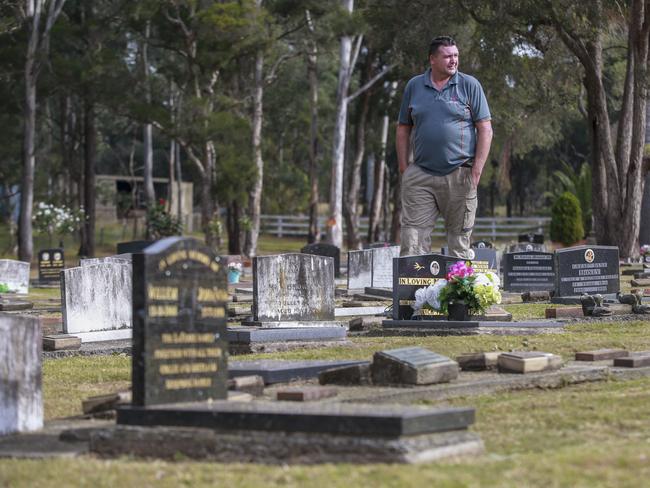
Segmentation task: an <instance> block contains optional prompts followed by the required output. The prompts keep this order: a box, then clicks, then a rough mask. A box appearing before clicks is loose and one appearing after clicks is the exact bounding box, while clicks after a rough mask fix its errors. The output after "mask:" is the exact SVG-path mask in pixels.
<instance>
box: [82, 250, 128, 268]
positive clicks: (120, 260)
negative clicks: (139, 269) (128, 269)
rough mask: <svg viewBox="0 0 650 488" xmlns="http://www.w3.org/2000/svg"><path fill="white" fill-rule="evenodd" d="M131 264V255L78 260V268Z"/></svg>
mask: <svg viewBox="0 0 650 488" xmlns="http://www.w3.org/2000/svg"><path fill="white" fill-rule="evenodd" d="M110 263H117V264H129V265H130V264H131V254H128V253H127V254H115V255H114V256H105V257H103V258H82V259H80V260H79V266H93V265H95V264H110Z"/></svg>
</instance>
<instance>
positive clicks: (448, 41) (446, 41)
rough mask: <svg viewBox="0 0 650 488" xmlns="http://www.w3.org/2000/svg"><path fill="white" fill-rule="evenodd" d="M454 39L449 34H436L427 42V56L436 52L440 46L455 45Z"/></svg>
mask: <svg viewBox="0 0 650 488" xmlns="http://www.w3.org/2000/svg"><path fill="white" fill-rule="evenodd" d="M455 45H456V41H454V40H453V38H451V37H449V36H438V37H436V38H434V39H433V40H432V41H431V44H429V56H432V55H434V54H436V52H437V51H438V48H439V47H440V46H455Z"/></svg>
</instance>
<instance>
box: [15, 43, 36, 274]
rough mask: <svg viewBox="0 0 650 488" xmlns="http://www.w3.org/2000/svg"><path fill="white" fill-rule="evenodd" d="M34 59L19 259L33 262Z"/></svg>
mask: <svg viewBox="0 0 650 488" xmlns="http://www.w3.org/2000/svg"><path fill="white" fill-rule="evenodd" d="M30 42H31V40H30ZM33 61H34V60H33V59H30V58H29V56H28V59H27V63H26V65H25V110H24V114H25V131H24V139H23V177H22V188H21V192H20V217H19V222H18V259H20V260H21V261H27V262H31V260H32V256H33V254H34V242H33V239H32V207H33V205H34V168H35V166H36V156H35V154H34V147H35V142H36V141H35V139H36V76H35V73H34V62H33Z"/></svg>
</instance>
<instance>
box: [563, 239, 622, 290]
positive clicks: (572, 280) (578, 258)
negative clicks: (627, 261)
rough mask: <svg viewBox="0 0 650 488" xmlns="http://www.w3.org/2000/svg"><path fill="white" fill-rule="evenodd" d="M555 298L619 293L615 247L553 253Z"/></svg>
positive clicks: (568, 249)
mask: <svg viewBox="0 0 650 488" xmlns="http://www.w3.org/2000/svg"><path fill="white" fill-rule="evenodd" d="M555 269H556V270H557V274H556V278H555V296H557V297H567V296H579V295H582V294H583V293H588V294H590V295H593V294H594V293H616V292H618V291H620V276H619V271H620V270H619V254H618V247H616V246H577V247H569V248H566V249H558V250H557V251H555Z"/></svg>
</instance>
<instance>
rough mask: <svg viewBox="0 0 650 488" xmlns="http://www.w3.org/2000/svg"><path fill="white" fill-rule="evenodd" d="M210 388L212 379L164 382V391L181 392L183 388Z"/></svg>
mask: <svg viewBox="0 0 650 488" xmlns="http://www.w3.org/2000/svg"><path fill="white" fill-rule="evenodd" d="M210 386H212V378H187V379H178V380H165V389H166V390H182V389H185V388H206V387H210Z"/></svg>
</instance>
